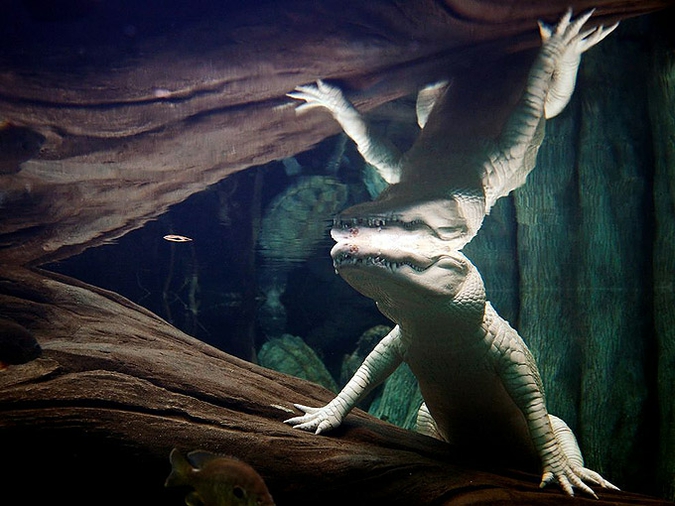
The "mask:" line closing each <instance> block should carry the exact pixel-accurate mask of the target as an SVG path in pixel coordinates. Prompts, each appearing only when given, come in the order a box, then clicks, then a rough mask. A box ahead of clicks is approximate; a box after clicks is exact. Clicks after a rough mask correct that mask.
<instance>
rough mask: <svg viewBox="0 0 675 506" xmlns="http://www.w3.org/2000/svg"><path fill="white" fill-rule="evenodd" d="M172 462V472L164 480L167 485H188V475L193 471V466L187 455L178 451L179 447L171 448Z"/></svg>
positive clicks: (170, 456) (170, 459) (170, 458)
mask: <svg viewBox="0 0 675 506" xmlns="http://www.w3.org/2000/svg"><path fill="white" fill-rule="evenodd" d="M169 461H170V462H171V473H169V476H168V477H167V479H166V481H165V482H164V486H165V487H179V486H182V485H188V484H189V481H188V476H189V475H190V473H191V472H192V466H191V465H190V463H189V462H188V461H187V459H186V458H185V457H183V455H182V454H181V453H180V452H179V451H178V448H174V449H173V450H171V453H170V454H169Z"/></svg>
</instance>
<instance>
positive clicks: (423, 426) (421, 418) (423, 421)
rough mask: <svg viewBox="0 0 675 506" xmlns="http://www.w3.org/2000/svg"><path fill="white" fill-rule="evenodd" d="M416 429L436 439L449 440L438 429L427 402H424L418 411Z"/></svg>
mask: <svg viewBox="0 0 675 506" xmlns="http://www.w3.org/2000/svg"><path fill="white" fill-rule="evenodd" d="M415 431H416V432H418V433H419V434H423V435H425V436H429V437H432V438H434V439H440V440H441V441H445V442H449V441H448V440H447V439H446V438H444V437H443V435H442V434H441V433H440V431H439V430H438V425H436V420H434V419H433V417H432V416H431V413H429V408H427V404H426V403H425V402H423V403H422V405H421V406H420V409H419V411H418V412H417V420H415Z"/></svg>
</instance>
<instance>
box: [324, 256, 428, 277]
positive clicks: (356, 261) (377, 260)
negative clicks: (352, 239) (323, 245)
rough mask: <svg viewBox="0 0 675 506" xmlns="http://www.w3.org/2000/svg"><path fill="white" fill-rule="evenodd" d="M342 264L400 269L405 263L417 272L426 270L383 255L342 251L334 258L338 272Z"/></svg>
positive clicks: (334, 265)
mask: <svg viewBox="0 0 675 506" xmlns="http://www.w3.org/2000/svg"><path fill="white" fill-rule="evenodd" d="M341 265H372V266H375V267H385V268H388V269H390V270H392V271H393V270H396V269H400V268H401V267H403V266H404V265H407V266H408V267H410V268H411V269H413V270H415V271H417V272H424V271H425V269H424V268H423V267H419V266H417V265H415V264H413V263H411V262H391V261H389V260H387V259H386V258H383V257H381V256H379V255H378V256H375V257H372V256H369V257H355V256H352V255H350V254H349V253H342V254H340V255H339V256H337V257H336V258H335V259H334V260H333V267H335V272H336V273H337V269H338V267H340V266H341Z"/></svg>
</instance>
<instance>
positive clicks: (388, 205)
mask: <svg viewBox="0 0 675 506" xmlns="http://www.w3.org/2000/svg"><path fill="white" fill-rule="evenodd" d="M474 195H475V196H474V197H467V194H466V192H463V193H462V194H459V193H456V194H450V195H448V194H444V193H443V192H442V191H441V190H439V189H432V188H430V187H427V188H424V186H422V185H419V184H414V185H412V184H406V183H399V184H396V185H392V186H390V187H389V188H388V189H387V190H385V192H384V193H383V194H382V195H381V196H380V197H379V198H378V199H377V200H375V201H373V202H366V203H362V204H358V205H355V206H353V207H351V208H349V209H347V210H346V211H344V212H343V213H342V214H340V215H339V216H338V217H337V218H336V219H335V221H334V225H333V229H332V231H331V236H332V237H333V239H334V240H335V241H336V243H337V244H336V245H335V246H334V247H333V249H332V250H331V256H332V257H333V264H334V266H335V269H336V271H337V272H338V274H340V276H342V278H343V279H345V281H347V283H349V284H350V285H351V286H352V287H353V288H355V289H356V290H358V291H359V292H360V293H362V294H363V295H365V296H367V297H370V298H371V299H374V300H375V301H376V302H377V303H378V307H379V309H380V311H382V312H383V313H384V314H385V315H386V316H388V317H389V318H391V319H392V320H394V321H396V322H397V323H401V320H402V319H403V318H405V316H404V315H406V314H407V315H410V314H411V309H412V308H413V307H414V306H415V305H416V304H420V305H424V307H425V310H426V311H428V309H429V307H430V306H432V305H433V304H430V302H431V301H433V300H434V299H437V300H443V301H448V300H452V299H454V298H455V296H456V295H457V294H458V293H459V292H460V291H461V289H462V287H463V285H464V282H465V280H466V278H467V275H468V273H469V272H470V271H472V270H474V267H473V265H472V264H471V263H470V262H469V260H468V259H467V258H466V257H465V256H464V255H463V254H462V253H461V251H460V250H461V249H462V247H463V246H464V245H465V244H466V243H467V242H469V241H470V240H471V238H473V236H474V235H475V233H476V231H477V230H478V228H479V227H480V223H481V221H482V217H483V215H484V199H483V198H482V196H480V195H478V194H477V193H476V194H474ZM412 314H414V311H412Z"/></svg>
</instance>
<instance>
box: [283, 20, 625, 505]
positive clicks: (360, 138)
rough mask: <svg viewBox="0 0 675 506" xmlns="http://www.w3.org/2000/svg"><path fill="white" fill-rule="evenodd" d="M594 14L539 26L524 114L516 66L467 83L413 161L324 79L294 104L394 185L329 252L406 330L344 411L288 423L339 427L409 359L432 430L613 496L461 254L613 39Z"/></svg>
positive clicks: (354, 213)
mask: <svg viewBox="0 0 675 506" xmlns="http://www.w3.org/2000/svg"><path fill="white" fill-rule="evenodd" d="M590 15H591V13H588V14H586V15H583V16H580V17H579V18H578V19H576V20H571V12H568V13H567V14H566V15H565V16H563V18H562V19H561V20H560V22H559V23H558V24H557V26H555V27H553V28H551V27H548V26H545V25H543V24H542V25H541V35H542V40H543V45H542V48H541V49H540V51H539V55H538V57H537V59H536V61H535V63H534V65H533V67H532V69H531V70H530V72H529V74H527V72H524V73H523V78H525V75H526V74H527V76H526V79H527V80H526V82H525V89H524V92H523V93H522V96H520V99H519V101H517V103H513V105H510V104H509V103H506V104H504V103H501V102H503V101H504V98H505V97H506V98H507V99H510V93H512V92H513V90H511V91H510V92H509V91H508V90H507V88H513V82H512V81H510V80H509V75H508V74H509V69H508V68H504V67H502V68H499V67H498V65H499V64H496V68H497V69H498V71H497V72H496V73H494V74H493V76H492V77H495V76H497V77H496V78H495V79H494V80H493V81H488V82H489V85H488V88H486V86H485V82H480V81H479V80H477V78H476V75H481V74H480V72H481V69H477V70H478V72H477V73H476V75H472V74H471V72H472V71H473V72H476V69H469V71H468V72H467V75H462V76H458V77H456V78H455V79H454V81H453V82H452V85H451V86H450V87H448V89H447V90H446V92H445V94H444V95H443V96H442V97H441V98H440V99H439V100H438V101H437V103H436V105H434V106H433V109H432V111H431V114H430V115H429V116H428V121H427V120H425V118H426V113H425V112H424V111H422V114H420V120H421V121H420V124H423V125H424V124H425V123H426V125H425V126H424V128H423V131H422V134H421V135H420V137H419V139H418V140H417V141H416V143H415V144H414V145H413V147H412V148H411V149H410V151H408V152H407V153H406V154H405V155H404V156H399V155H398V154H397V153H396V152H395V150H394V149H393V148H390V147H387V146H385V145H384V144H383V143H382V142H380V141H378V140H376V139H374V138H373V137H372V136H371V135H370V134H369V131H368V127H367V125H366V124H365V122H364V120H363V119H362V118H361V116H360V115H359V113H358V112H357V111H356V109H355V108H354V107H353V106H352V105H351V104H350V103H349V102H348V101H347V100H346V99H345V98H344V96H343V95H342V92H341V91H340V90H339V89H338V88H335V87H333V86H330V85H328V84H326V83H323V82H321V81H319V82H318V83H317V84H316V86H303V87H299V88H298V89H297V90H296V91H295V92H293V93H291V94H290V96H292V97H294V98H297V99H302V100H304V101H305V102H306V103H304V104H302V105H300V106H299V107H298V109H303V108H309V107H316V106H321V107H325V108H327V109H328V110H329V111H330V112H331V113H332V114H333V116H334V117H335V119H336V120H337V121H338V122H339V123H340V125H341V126H342V128H343V129H344V131H345V132H346V133H347V134H348V135H349V136H350V137H351V138H352V139H353V140H354V141H355V142H356V144H357V145H358V148H359V151H360V152H361V154H362V155H363V156H364V158H365V159H366V161H368V162H369V163H371V164H373V165H374V166H375V167H376V168H377V169H378V171H379V173H380V175H381V176H382V177H383V178H384V179H385V180H386V181H387V182H388V183H389V184H390V185H391V186H389V188H388V189H387V190H385V191H384V192H383V193H382V195H381V196H380V197H379V198H378V200H376V201H374V202H369V203H364V204H360V205H357V206H354V207H352V208H350V209H348V210H347V211H345V212H344V213H343V214H342V215H341V217H340V218H339V219H338V220H336V224H335V227H334V229H333V238H334V239H335V240H336V241H337V244H336V245H335V246H334V248H333V250H332V252H331V254H332V256H333V259H334V263H335V266H336V268H337V270H338V272H339V273H340V275H341V276H342V277H343V278H344V279H345V280H346V281H347V282H348V283H349V284H351V285H352V286H353V287H354V288H356V289H357V290H358V291H360V292H361V293H363V294H365V295H367V296H368V297H371V298H373V299H374V300H375V301H377V304H378V307H379V309H380V310H381V311H382V312H383V313H384V314H385V315H386V316H388V317H389V318H391V319H392V320H393V321H394V322H396V323H397V325H396V327H395V328H394V329H393V330H392V331H391V333H389V334H388V335H387V336H386V337H385V338H384V339H383V340H382V341H381V342H380V343H379V344H378V345H377V346H376V348H375V349H374V350H373V352H372V353H371V354H370V355H369V356H368V357H367V358H366V359H365V361H364V363H363V364H362V365H361V367H360V368H359V370H358V371H357V372H356V373H355V375H354V377H353V378H352V379H351V380H350V381H349V383H348V384H347V385H346V386H345V388H344V389H343V390H342V392H340V394H338V396H337V397H336V398H335V399H334V400H333V401H331V402H330V403H329V404H328V405H326V406H324V407H322V408H310V407H306V406H299V405H298V406H297V407H298V408H299V409H301V410H302V411H304V412H305V415H304V416H299V417H296V418H292V419H290V420H288V421H287V423H290V424H291V425H294V426H296V427H298V428H301V429H306V430H314V431H316V432H317V433H319V432H323V431H326V430H329V429H332V428H335V427H337V426H338V425H340V423H341V422H342V420H343V418H344V417H345V416H346V415H347V413H348V412H349V411H350V410H351V409H352V408H353V407H354V405H355V404H356V403H357V402H358V400H359V399H360V398H361V397H362V396H363V395H364V394H365V393H367V392H368V391H369V390H370V389H371V388H372V387H373V386H375V385H377V384H378V383H380V382H381V381H383V380H384V379H385V378H386V377H387V376H388V375H389V374H391V372H392V371H393V370H394V369H395V368H396V367H397V366H398V365H399V364H400V363H401V362H402V361H405V362H406V363H408V364H409V366H410V368H411V369H412V371H413V372H414V373H415V375H416V377H417V378H418V380H419V383H420V388H421V390H422V394H423V396H424V400H425V404H423V405H422V408H421V409H420V412H419V414H418V430H420V431H421V432H423V433H426V434H428V435H433V436H435V437H438V438H440V439H443V440H446V441H450V442H452V443H454V444H457V445H466V446H467V447H469V448H470V449H472V451H473V452H474V453H475V454H476V455H480V454H481V452H486V453H489V454H491V455H494V456H497V455H499V456H507V457H509V458H515V457H514V456H516V457H522V456H523V455H531V456H533V457H536V456H538V457H539V459H540V461H541V464H542V468H543V478H542V486H543V485H545V484H547V483H549V482H551V481H553V480H555V481H557V482H558V483H559V484H560V486H561V487H562V488H563V489H564V490H565V491H566V492H567V493H568V494H570V495H572V493H573V487H577V488H579V489H582V490H583V491H585V492H586V493H588V494H591V495H595V494H594V493H593V491H592V490H591V489H590V487H588V485H586V484H585V483H584V480H585V481H587V482H589V483H592V484H597V485H601V486H603V487H613V485H611V484H610V483H609V482H607V481H606V480H604V479H603V478H602V477H601V476H600V475H599V474H597V473H595V472H593V471H591V470H589V469H587V468H585V467H584V464H583V458H582V456H581V452H580V450H579V447H578V445H577V443H576V439H575V438H574V435H573V434H572V432H571V430H570V429H569V428H568V427H567V425H566V424H565V423H564V422H563V421H562V420H560V419H559V418H556V417H554V416H552V415H549V414H548V412H547V410H546V406H545V401H544V394H543V388H542V384H541V380H540V378H539V373H538V370H537V367H536V365H535V363H534V359H533V357H532V355H531V353H530V351H529V350H528V348H527V346H526V345H525V343H524V342H523V341H522V339H521V338H520V336H519V335H518V333H517V332H516V331H515V330H514V329H513V328H511V326H510V325H509V324H508V323H507V322H506V321H505V320H504V319H502V318H501V317H500V316H499V315H498V314H497V313H496V311H495V310H494V309H493V307H492V306H491V305H490V303H489V302H487V301H486V300H485V291H484V287H483V281H482V279H481V276H480V274H479V273H478V271H477V270H476V268H475V267H474V265H473V264H472V263H471V262H470V261H469V259H468V258H467V257H465V256H464V254H463V253H461V250H462V248H463V247H464V246H465V245H466V244H467V243H468V242H469V241H470V240H471V239H472V238H473V237H474V236H475V235H476V233H477V231H478V229H479V228H480V226H481V224H482V222H483V218H484V216H485V215H486V214H487V213H488V212H489V210H490V208H491V207H492V205H493V204H494V203H495V201H496V200H497V199H498V198H500V197H502V196H505V195H507V194H508V193H509V192H510V191H512V190H513V189H515V188H517V187H519V186H520V185H522V184H523V183H524V182H525V178H526V176H527V174H528V173H529V172H530V171H531V170H532V168H533V167H534V164H535V158H536V154H537V151H538V149H539V146H540V144H541V141H542V138H543V130H544V128H543V127H544V123H545V119H546V118H550V117H553V116H555V115H556V114H558V113H559V112H560V111H561V110H562V109H563V108H564V107H565V105H566V104H567V102H568V101H569V99H570V96H571V94H572V91H573V89H574V84H575V80H576V73H577V68H578V65H579V62H580V58H581V53H583V52H584V51H586V50H587V49H589V48H590V47H592V46H593V45H595V44H597V43H598V42H599V41H600V40H602V39H603V38H604V37H605V36H606V35H607V34H608V33H610V32H611V31H612V29H613V27H612V28H609V29H604V28H603V27H599V28H596V29H593V30H583V31H582V26H583V25H584V23H585V22H586V21H587V20H588V19H589V18H590ZM490 71H492V72H494V69H492V68H491V69H490ZM486 75H487V74H486V73H484V74H483V75H482V78H485V76H486ZM511 76H513V72H512V73H511ZM500 83H502V84H500ZM481 85H483V86H481ZM515 89H516V90H518V88H515ZM520 89H522V88H520ZM516 100H517V99H516ZM457 101H459V102H460V103H459V104H457ZM500 101H501V102H500ZM514 102H515V101H514ZM468 109H474V111H473V112H474V113H473V116H467V117H470V118H471V119H470V121H469V122H468V123H465V124H457V123H459V119H458V116H450V118H451V119H450V120H446V118H448V114H449V113H450V114H453V113H455V112H457V111H460V112H464V113H466V112H467V110H468ZM460 119H462V120H464V118H462V117H461V116H460ZM448 121H452V122H453V123H448Z"/></svg>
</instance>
